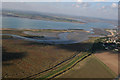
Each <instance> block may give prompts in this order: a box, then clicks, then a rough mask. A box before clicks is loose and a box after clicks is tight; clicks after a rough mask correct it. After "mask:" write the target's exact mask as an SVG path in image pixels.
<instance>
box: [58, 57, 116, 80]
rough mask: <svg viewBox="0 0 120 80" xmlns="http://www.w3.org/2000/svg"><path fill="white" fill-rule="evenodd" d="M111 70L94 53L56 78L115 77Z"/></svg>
mask: <svg viewBox="0 0 120 80" xmlns="http://www.w3.org/2000/svg"><path fill="white" fill-rule="evenodd" d="M115 77H116V76H115V75H114V74H113V72H112V71H111V70H110V69H109V68H108V67H107V66H106V65H104V64H103V63H102V62H101V61H100V60H98V59H97V58H96V57H95V56H94V55H92V56H90V57H88V58H87V59H85V60H84V61H82V62H80V63H79V64H77V65H76V66H75V67H74V68H73V69H71V70H70V71H67V72H66V73H64V74H62V75H61V76H59V77H58V78H115Z"/></svg>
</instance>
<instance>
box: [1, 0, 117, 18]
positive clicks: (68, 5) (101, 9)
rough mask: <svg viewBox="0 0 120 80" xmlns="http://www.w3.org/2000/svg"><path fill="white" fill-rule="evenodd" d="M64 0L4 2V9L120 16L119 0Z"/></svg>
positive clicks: (105, 16) (108, 16) (77, 14)
mask: <svg viewBox="0 0 120 80" xmlns="http://www.w3.org/2000/svg"><path fill="white" fill-rule="evenodd" d="M64 1H65V0H64ZM64 1H62V0H52V1H51V2H42V1H41V2H17V1H16V2H9V1H8V2H7V1H6V2H3V3H2V9H9V10H22V11H35V12H45V13H54V14H66V15H74V16H88V17H98V18H104V19H115V20H117V18H118V2H117V0H116V2H115V0H114V1H112V0H109V1H111V2H108V1H107V0H94V1H93V2H88V0H86V2H85V0H84V1H83V0H76V1H72V0H71V2H64ZM69 1H70V0H69Z"/></svg>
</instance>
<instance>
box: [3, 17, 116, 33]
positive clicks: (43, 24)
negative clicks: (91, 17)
mask: <svg viewBox="0 0 120 80" xmlns="http://www.w3.org/2000/svg"><path fill="white" fill-rule="evenodd" d="M2 28H17V29H84V30H89V31H90V30H91V29H92V28H101V29H113V28H115V26H114V25H113V24H110V23H101V22H94V23H92V22H87V23H86V24H79V23H69V22H55V21H46V20H34V19H27V18H18V17H2Z"/></svg>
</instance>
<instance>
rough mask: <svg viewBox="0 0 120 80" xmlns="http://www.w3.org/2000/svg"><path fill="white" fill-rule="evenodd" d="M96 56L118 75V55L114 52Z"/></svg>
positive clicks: (100, 53) (99, 53)
mask: <svg viewBox="0 0 120 80" xmlns="http://www.w3.org/2000/svg"><path fill="white" fill-rule="evenodd" d="M95 56H96V57H97V58H99V59H100V60H101V61H102V62H103V63H104V64H106V65H107V66H108V67H109V68H110V69H111V70H112V71H114V72H115V73H116V74H117V75H118V54H115V53H113V52H98V53H96V54H95Z"/></svg>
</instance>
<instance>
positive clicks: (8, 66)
mask: <svg viewBox="0 0 120 80" xmlns="http://www.w3.org/2000/svg"><path fill="white" fill-rule="evenodd" d="M21 32H22V31H16V30H5V31H3V33H8V34H17V35H23V36H27V35H24V34H23V33H21ZM95 39H96V38H94V39H92V38H91V39H90V40H87V41H85V42H81V43H79V44H72V45H71V44H70V45H50V44H42V43H36V42H30V41H25V40H22V39H17V38H13V37H10V36H3V38H2V44H3V45H2V47H3V48H2V51H3V52H2V59H3V62H2V64H3V66H2V70H3V71H2V76H3V78H24V77H28V76H30V75H33V74H36V73H39V72H41V71H44V70H46V69H48V68H50V67H52V66H54V65H56V64H58V63H59V62H61V61H63V60H65V59H66V58H68V57H70V56H72V55H74V54H75V53H76V52H84V51H86V50H87V49H89V48H91V45H92V44H93V42H94V40H95ZM83 45H84V46H83Z"/></svg>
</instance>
